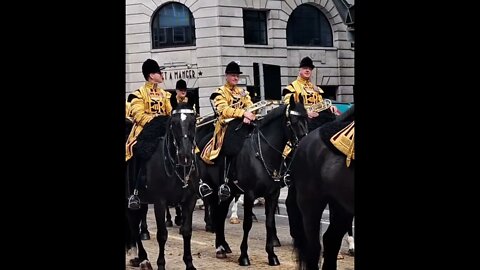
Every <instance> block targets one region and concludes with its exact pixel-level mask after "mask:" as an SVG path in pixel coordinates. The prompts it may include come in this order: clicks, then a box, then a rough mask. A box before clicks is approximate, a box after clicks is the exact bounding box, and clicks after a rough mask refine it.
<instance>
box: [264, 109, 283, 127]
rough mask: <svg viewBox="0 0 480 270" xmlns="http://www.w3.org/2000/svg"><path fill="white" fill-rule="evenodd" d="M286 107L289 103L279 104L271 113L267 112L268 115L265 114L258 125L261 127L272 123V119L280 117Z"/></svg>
mask: <svg viewBox="0 0 480 270" xmlns="http://www.w3.org/2000/svg"><path fill="white" fill-rule="evenodd" d="M286 107H287V105H285V104H282V105H280V106H278V107H277V108H275V109H273V110H271V111H270V112H269V113H267V115H265V117H263V119H262V120H260V121H259V124H258V126H259V127H262V126H265V125H267V124H268V123H270V122H271V121H273V120H275V119H277V118H278V117H280V116H282V115H284V114H285V108H286Z"/></svg>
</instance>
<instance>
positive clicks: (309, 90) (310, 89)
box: [283, 76, 323, 109]
mask: <svg viewBox="0 0 480 270" xmlns="http://www.w3.org/2000/svg"><path fill="white" fill-rule="evenodd" d="M322 93H323V90H322V89H321V88H320V87H317V86H315V85H313V83H312V82H310V80H305V79H303V78H302V77H300V76H298V77H297V79H296V80H295V81H293V82H292V83H291V84H289V85H288V86H287V87H286V88H284V89H283V94H284V97H283V103H285V104H289V103H290V96H291V95H294V97H295V101H296V102H298V100H299V95H302V97H303V103H304V105H305V108H307V109H308V108H309V107H310V106H312V105H313V104H317V103H320V102H322V101H323V98H322V95H321V94H322Z"/></svg>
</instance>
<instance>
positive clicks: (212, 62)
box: [126, 0, 354, 115]
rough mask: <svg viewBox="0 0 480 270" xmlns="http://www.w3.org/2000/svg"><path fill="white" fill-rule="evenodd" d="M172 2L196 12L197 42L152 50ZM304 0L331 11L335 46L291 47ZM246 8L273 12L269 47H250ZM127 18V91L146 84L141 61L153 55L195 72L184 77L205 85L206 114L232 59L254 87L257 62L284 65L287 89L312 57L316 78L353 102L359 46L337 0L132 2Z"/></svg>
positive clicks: (168, 82)
mask: <svg viewBox="0 0 480 270" xmlns="http://www.w3.org/2000/svg"><path fill="white" fill-rule="evenodd" d="M169 2H178V3H181V4H184V5H185V6H186V7H188V8H189V9H190V11H191V12H192V14H193V18H194V20H195V28H196V29H195V36H196V46H192V47H179V48H166V49H152V45H151V34H150V23H151V20H152V19H153V18H152V16H153V14H154V13H155V11H156V10H157V9H158V8H159V7H161V6H162V5H163V4H165V3H169ZM302 3H310V4H311V5H313V6H315V7H317V8H319V9H320V10H321V11H322V12H323V13H324V14H325V15H326V17H327V19H328V20H329V22H330V24H331V26H332V32H333V41H334V47H292V46H289V47H287V39H286V27H287V22H288V18H289V16H290V14H291V13H292V12H293V10H294V9H295V8H296V7H297V6H298V5H300V4H302ZM244 8H253V9H265V10H269V14H268V21H267V29H268V30H267V31H268V45H244V39H243V36H244V35H243V17H242V15H243V9H244ZM126 16H127V17H126V92H127V93H126V94H128V93H130V92H132V91H134V90H135V89H137V88H138V87H139V86H140V85H142V84H143V82H144V78H143V75H142V72H141V65H142V63H143V61H145V60H146V59H147V58H152V59H155V60H157V61H158V63H159V64H160V65H164V66H166V67H167V69H166V71H167V72H175V71H188V70H189V69H191V70H193V71H194V72H195V75H196V77H195V78H193V77H191V78H184V79H185V80H186V81H187V86H188V87H189V88H194V87H198V88H199V96H200V108H201V114H202V115H203V114H206V113H209V112H210V111H211V108H210V103H209V101H208V97H209V96H210V94H211V93H212V92H213V91H214V90H215V89H216V88H217V87H218V86H220V85H223V83H224V71H225V67H226V65H227V64H228V63H229V62H230V61H239V62H240V67H241V70H242V72H243V73H244V74H243V75H244V78H245V80H244V81H245V82H246V84H248V85H253V63H254V62H257V63H259V62H263V63H265V64H273V65H279V66H280V67H281V76H282V78H281V83H282V87H284V86H286V85H287V84H288V83H290V82H291V81H292V80H294V79H295V78H296V76H297V74H298V64H299V63H300V60H301V59H302V58H303V57H305V56H310V57H311V58H312V59H313V61H314V64H315V66H316V69H315V70H314V76H313V78H312V81H313V82H315V83H316V84H317V85H336V86H338V91H337V100H339V101H349V102H351V101H353V85H354V50H353V48H351V43H350V42H349V41H348V40H347V28H346V25H345V24H344V23H343V21H342V19H341V18H340V16H339V14H338V11H337V10H336V8H335V6H334V4H333V2H332V1H331V0H174V1H163V0H153V1H152V0H148V1H146V0H127V1H126ZM187 64H188V66H187ZM199 73H201V75H199ZM172 74H173V73H172ZM167 76H168V75H167ZM175 82H176V79H175V78H173V77H172V80H170V79H169V78H167V79H166V80H165V84H164V85H163V86H164V88H166V89H174V87H175ZM279 91H281V89H279Z"/></svg>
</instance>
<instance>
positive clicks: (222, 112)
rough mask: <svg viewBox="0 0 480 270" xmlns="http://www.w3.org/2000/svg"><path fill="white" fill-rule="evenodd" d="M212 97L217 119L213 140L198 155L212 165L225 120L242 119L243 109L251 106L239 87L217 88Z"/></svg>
mask: <svg viewBox="0 0 480 270" xmlns="http://www.w3.org/2000/svg"><path fill="white" fill-rule="evenodd" d="M215 94H216V95H215ZM212 96H215V97H214V99H213V102H214V107H215V110H216V112H217V114H218V119H217V121H216V123H215V131H214V133H213V138H212V139H211V140H210V141H209V142H208V143H207V145H206V146H205V148H204V149H203V151H202V153H201V154H200V156H201V158H202V159H203V160H204V161H205V162H206V163H208V164H213V162H212V160H213V159H215V158H216V157H218V155H219V154H220V150H221V148H222V145H223V137H224V135H225V131H226V130H227V124H226V123H225V119H228V118H243V114H244V113H245V109H246V108H248V107H250V106H252V105H253V102H252V100H251V98H250V95H249V94H248V92H247V91H245V90H243V89H242V88H240V87H237V86H232V85H230V84H229V83H226V84H225V85H223V86H222V87H220V88H218V89H217V90H216V92H215V93H214V95H212Z"/></svg>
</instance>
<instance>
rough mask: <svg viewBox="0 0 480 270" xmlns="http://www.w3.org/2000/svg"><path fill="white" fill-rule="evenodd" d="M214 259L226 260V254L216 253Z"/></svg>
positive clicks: (222, 252)
mask: <svg viewBox="0 0 480 270" xmlns="http://www.w3.org/2000/svg"><path fill="white" fill-rule="evenodd" d="M215 257H217V259H225V258H227V254H226V253H225V251H217V253H216V254H215Z"/></svg>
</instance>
